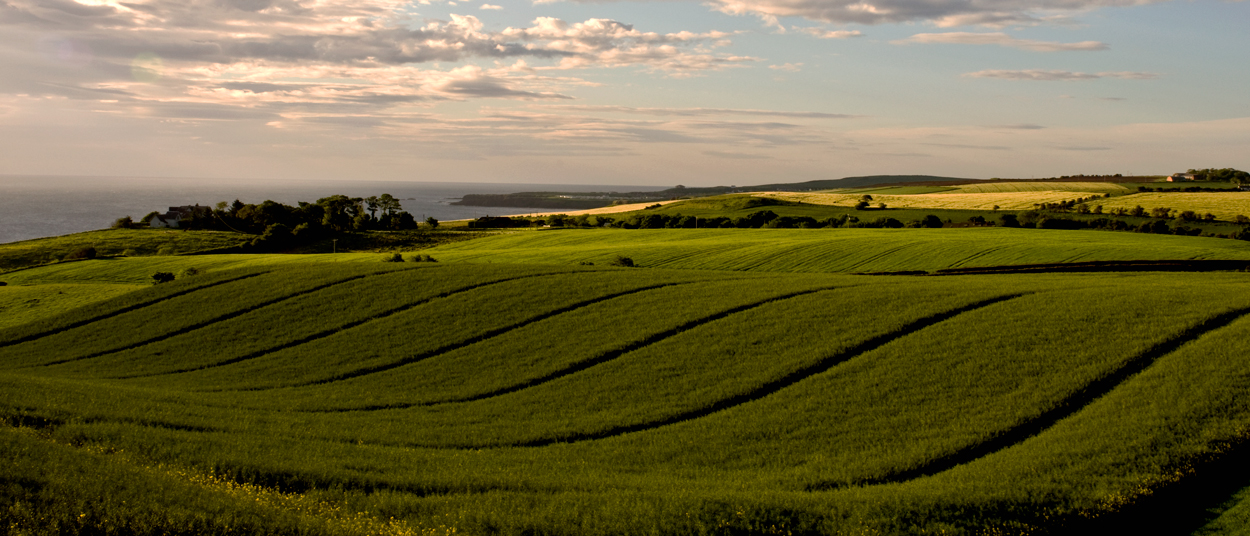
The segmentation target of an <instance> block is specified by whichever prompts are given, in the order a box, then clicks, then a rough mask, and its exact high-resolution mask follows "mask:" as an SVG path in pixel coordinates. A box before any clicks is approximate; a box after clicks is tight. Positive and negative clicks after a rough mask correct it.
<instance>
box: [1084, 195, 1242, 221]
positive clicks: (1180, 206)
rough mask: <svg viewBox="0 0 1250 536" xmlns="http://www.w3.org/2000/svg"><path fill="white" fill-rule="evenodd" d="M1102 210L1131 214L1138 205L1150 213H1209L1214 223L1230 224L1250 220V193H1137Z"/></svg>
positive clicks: (1108, 203)
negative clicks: (1165, 210)
mask: <svg viewBox="0 0 1250 536" xmlns="http://www.w3.org/2000/svg"><path fill="white" fill-rule="evenodd" d="M1101 203H1102V205H1103V209H1104V210H1110V209H1113V208H1123V209H1125V210H1132V209H1133V207H1136V206H1138V205H1140V206H1142V207H1144V208H1145V209H1146V210H1150V209H1153V208H1158V207H1167V208H1171V209H1175V210H1177V211H1185V210H1192V211H1194V212H1196V213H1197V214H1199V215H1202V214H1206V213H1211V214H1214V215H1215V217H1216V218H1217V219H1221V220H1228V221H1232V220H1233V219H1234V218H1236V217H1237V216H1250V192H1192V193H1191V192H1177V193H1140V194H1133V195H1128V196H1124V197H1115V198H1112V199H1104V200H1102V201H1101Z"/></svg>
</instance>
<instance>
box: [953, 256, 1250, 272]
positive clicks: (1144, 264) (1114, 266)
mask: <svg viewBox="0 0 1250 536" xmlns="http://www.w3.org/2000/svg"><path fill="white" fill-rule="evenodd" d="M1246 269H1250V260H1242V261H1237V260H1206V259H1185V260H1163V261H1084V262H1062V263H1047V264H1006V265H1000V266H979V267H974V268H942V269H939V270H934V271H933V272H931V273H932V275H977V274H1020V273H1054V272H1220V271H1241V270H1246Z"/></svg>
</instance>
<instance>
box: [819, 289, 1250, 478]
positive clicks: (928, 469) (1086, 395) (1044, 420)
mask: <svg viewBox="0 0 1250 536" xmlns="http://www.w3.org/2000/svg"><path fill="white" fill-rule="evenodd" d="M1247 314H1250V307H1241V308H1238V309H1233V310H1231V311H1226V312H1224V313H1221V314H1218V315H1216V316H1213V317H1209V318H1207V319H1205V320H1203V321H1201V322H1198V323H1197V324H1195V325H1193V326H1190V327H1189V328H1186V329H1185V330H1183V331H1181V332H1180V333H1178V334H1176V336H1174V337H1172V338H1170V339H1168V340H1165V341H1163V342H1160V343H1158V344H1155V345H1154V346H1151V347H1150V348H1147V349H1146V350H1145V351H1143V352H1141V353H1139V354H1137V355H1136V356H1133V357H1131V358H1129V359H1128V360H1126V361H1125V362H1124V364H1123V365H1121V366H1120V367H1119V368H1117V369H1115V370H1112V371H1110V372H1108V373H1107V374H1106V375H1104V376H1102V377H1101V378H1097V379H1095V380H1093V381H1091V382H1089V383H1087V384H1085V385H1084V386H1083V387H1082V388H1080V389H1079V390H1077V391H1075V392H1074V393H1072V394H1071V395H1069V396H1068V397H1067V398H1065V399H1063V400H1061V401H1059V402H1058V403H1057V404H1055V406H1054V407H1052V408H1051V409H1049V410H1046V411H1044V412H1042V413H1041V414H1039V415H1037V416H1036V417H1033V418H1031V419H1027V420H1025V421H1023V422H1021V423H1019V424H1017V425H1016V426H1014V427H1012V428H1009V429H1007V430H1004V431H1003V432H1001V433H999V434H998V435H996V436H994V437H992V438H990V439H988V440H986V441H983V442H981V443H977V444H974V445H969V446H968V447H965V448H963V449H960V450H957V451H955V452H952V453H950V454H947V455H944V456H941V457H938V458H935V459H933V460H930V461H929V462H927V463H925V464H923V465H921V466H919V467H914V468H911V469H907V470H904V471H899V472H896V473H894V474H891V475H886V476H883V477H877V478H866V479H861V480H856V481H852V482H847V483H814V484H808V485H807V488H806V489H807V491H824V490H830V489H839V488H845V487H850V486H871V485H878V484H893V483H899V482H906V481H908V480H915V479H917V478H920V477H924V476H931V475H935V474H937V473H941V472H943V471H947V470H950V469H953V468H955V467H957V466H959V465H963V464H966V463H969V462H972V461H975V460H977V459H980V458H983V457H985V456H988V455H990V454H993V453H995V452H998V451H1001V450H1004V449H1007V448H1009V447H1013V446H1015V445H1018V444H1020V443H1022V442H1024V441H1025V440H1027V439H1029V438H1032V437H1034V436H1036V435H1038V434H1040V433H1042V432H1044V431H1046V430H1047V429H1049V428H1050V427H1052V426H1054V425H1055V424H1057V423H1058V422H1059V421H1061V420H1063V419H1065V418H1067V417H1070V416H1072V415H1075V414H1076V413H1078V412H1080V411H1081V410H1082V409H1084V408H1085V407H1086V406H1088V405H1089V404H1091V403H1093V402H1094V401H1095V400H1097V399H1099V398H1102V397H1103V396H1106V395H1107V394H1108V393H1110V392H1111V391H1112V390H1114V389H1115V388H1116V387H1118V386H1120V385H1121V384H1123V383H1124V382H1125V381H1128V380H1129V379H1130V378H1132V377H1133V376H1135V375H1137V374H1138V373H1140V372H1142V371H1144V370H1146V368H1147V367H1149V366H1150V365H1152V364H1154V362H1155V361H1157V360H1159V358H1161V357H1164V356H1166V355H1168V354H1171V353H1172V352H1175V351H1176V350H1177V349H1179V348H1180V347H1181V346H1183V345H1185V344H1187V343H1189V342H1192V341H1194V340H1197V339H1198V338H1200V337H1202V336H1203V335H1206V334H1207V333H1210V332H1212V331H1215V330H1218V329H1220V328H1223V327H1226V326H1228V325H1229V324H1232V323H1233V322H1235V321H1236V320H1237V319H1239V318H1241V317H1243V316H1246V315H1247Z"/></svg>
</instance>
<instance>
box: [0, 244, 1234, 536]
mask: <svg viewBox="0 0 1250 536" xmlns="http://www.w3.org/2000/svg"><path fill="white" fill-rule="evenodd" d="M422 253H425V254H429V255H432V256H434V257H435V258H437V259H438V260H439V261H440V262H437V263H408V262H405V263H383V262H380V260H381V258H382V255H380V254H377V253H369V254H363V253H356V254H339V255H212V256H153V257H132V258H120V259H98V260H90V261H80V262H71V263H59V264H53V265H50V266H43V267H37V268H30V269H25V270H21V271H16V272H11V273H8V274H4V276H3V278H4V280H5V281H6V282H7V283H8V286H5V287H0V308H3V312H4V313H5V318H4V320H3V321H2V322H0V421H3V422H4V423H6V424H7V426H5V427H2V428H0V527H5V528H6V530H7V532H8V533H13V534H80V533H91V534H97V533H98V534H232V533H242V534H423V535H434V534H439V535H449V534H509V535H511V534H516V535H523V534H525V535H528V534H553V535H583V534H590V535H617V534H657V535H668V534H681V535H686V534H691V535H693V534H732V535H739V534H938V533H946V534H1114V533H1130V534H1131V533H1143V534H1144V533H1160V532H1164V533H1181V534H1189V533H1194V534H1219V535H1228V534H1242V533H1244V530H1245V525H1246V520H1247V519H1250V515H1248V514H1247V511H1248V510H1247V506H1246V505H1247V504H1250V499H1248V498H1247V497H1250V491H1247V490H1248V489H1250V487H1248V486H1250V470H1247V469H1250V467H1247V465H1246V464H1245V463H1244V462H1242V461H1240V460H1244V459H1246V456H1247V454H1250V396H1247V392H1248V390H1250V372H1247V369H1246V367H1245V356H1246V355H1247V354H1248V352H1250V342H1248V341H1250V293H1247V292H1246V291H1247V289H1248V288H1250V274H1247V273H1244V272H1210V273H1073V274H1058V273H1052V274H1047V273H1042V274H996V275H963V276H942V277H935V276H894V277H880V276H865V275H854V273H856V272H889V271H906V270H925V271H932V270H938V269H942V268H952V267H977V266H995V265H1012V264H1048V263H1067V262H1078V261H1092V260H1158V259H1169V260H1181V259H1222V260H1231V259H1237V260H1246V261H1247V262H1250V248H1246V247H1245V243H1244V242H1242V241H1235V240H1225V239H1208V238H1198V237H1184V236H1161V235H1147V234H1134V233H1110V232H1095V231H1049V230H1029V229H1005V228H969V229H897V230H891V229H810V230H805V229H715V230H704V229H669V230H618V229H578V230H557V231H527V232H520V233H511V234H498V235H493V236H489V237H485V238H481V239H476V240H471V241H460V242H455V243H449V244H443V245H441V246H438V247H436V248H431V249H425V250H422ZM617 255H624V256H629V257H631V258H632V259H634V260H635V261H636V263H637V264H639V265H640V266H641V268H616V267H610V266H608V265H607V264H608V262H607V261H609V260H610V259H612V258H614V257H615V256H617ZM586 262H592V263H593V265H585V264H583V263H586ZM192 266H194V267H196V268H197V269H199V271H200V273H199V274H198V275H187V276H180V277H179V278H178V279H176V280H175V281H173V282H171V283H165V284H159V285H151V284H149V283H148V278H149V276H150V274H151V273H152V272H153V271H158V270H159V271H170V272H175V273H182V271H183V270H185V269H186V268H187V267H192ZM32 300H38V301H32ZM1243 488H1245V489H1243Z"/></svg>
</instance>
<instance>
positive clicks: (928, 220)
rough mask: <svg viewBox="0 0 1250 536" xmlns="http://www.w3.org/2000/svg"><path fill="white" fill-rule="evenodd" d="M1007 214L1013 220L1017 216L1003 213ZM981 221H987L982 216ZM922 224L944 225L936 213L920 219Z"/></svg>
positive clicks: (931, 226) (922, 225)
mask: <svg viewBox="0 0 1250 536" xmlns="http://www.w3.org/2000/svg"><path fill="white" fill-rule="evenodd" d="M1007 216H1011V218H1012V219H1013V220H1014V219H1015V218H1016V216H1015V215H1014V214H1004V215H1003V217H1007ZM981 221H985V219H984V218H982V219H981ZM920 226H921V227H928V228H930V229H937V228H940V227H942V218H939V217H937V216H934V215H932V214H930V215H928V216H925V217H924V219H923V220H920Z"/></svg>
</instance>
